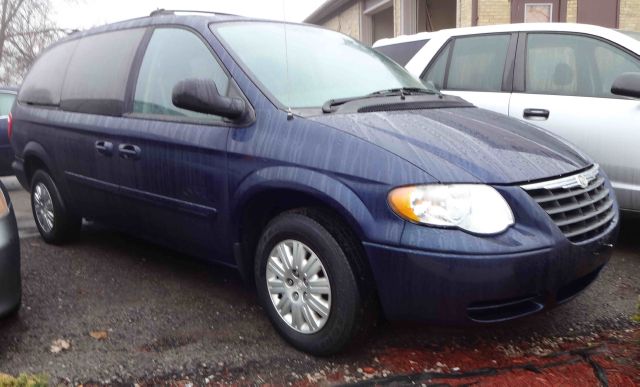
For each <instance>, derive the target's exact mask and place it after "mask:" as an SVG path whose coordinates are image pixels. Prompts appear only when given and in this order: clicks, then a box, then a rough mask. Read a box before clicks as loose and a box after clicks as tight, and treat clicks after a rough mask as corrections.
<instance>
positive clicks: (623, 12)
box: [620, 0, 640, 32]
mask: <svg viewBox="0 0 640 387" xmlns="http://www.w3.org/2000/svg"><path fill="white" fill-rule="evenodd" d="M620 29H622V30H630V31H639V32H640V0H620Z"/></svg>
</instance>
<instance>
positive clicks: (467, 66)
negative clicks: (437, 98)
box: [445, 35, 511, 92]
mask: <svg viewBox="0 0 640 387" xmlns="http://www.w3.org/2000/svg"><path fill="white" fill-rule="evenodd" d="M510 39H511V37H510V36H509V35H485V36H473V37H464V38H457V39H456V40H455V42H454V45H453V53H452V54H451V63H450V64H449V72H448V76H447V82H446V83H445V88H446V89H449V90H469V91H489V92H498V91H500V90H502V77H503V74H504V67H505V63H506V61H507V51H508V49H509V40H510Z"/></svg>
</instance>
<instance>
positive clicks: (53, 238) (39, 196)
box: [31, 169, 82, 244]
mask: <svg viewBox="0 0 640 387" xmlns="http://www.w3.org/2000/svg"><path fill="white" fill-rule="evenodd" d="M31 211H32V212H33V219H34V220H35V222H36V227H38V231H39V232H40V235H41V236H42V239H44V240H45V242H47V243H51V244H63V243H65V242H69V241H71V240H72V239H74V238H75V237H77V236H78V234H79V233H80V227H81V225H82V218H81V217H79V216H77V215H75V214H73V213H72V212H71V211H70V210H69V208H68V207H67V206H66V204H65V201H64V199H63V198H62V195H61V194H60V191H59V190H58V187H57V186H56V184H55V183H54V181H53V179H52V178H51V176H49V174H48V173H47V172H45V171H44V170H41V169H39V170H37V171H36V172H35V173H34V174H33V177H32V178H31Z"/></svg>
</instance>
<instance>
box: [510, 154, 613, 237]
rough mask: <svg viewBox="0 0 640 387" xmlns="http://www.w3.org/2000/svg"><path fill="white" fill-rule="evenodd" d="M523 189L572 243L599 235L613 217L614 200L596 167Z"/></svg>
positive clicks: (524, 186)
mask: <svg viewBox="0 0 640 387" xmlns="http://www.w3.org/2000/svg"><path fill="white" fill-rule="evenodd" d="M522 188H523V189H524V190H525V191H527V193H528V194H529V195H530V196H531V197H532V198H533V200H535V201H536V202H537V203H538V204H539V205H540V206H541V207H542V208H543V209H544V210H545V211H546V212H547V214H549V216H550V217H551V219H553V221H554V222H555V224H556V225H557V226H558V227H559V228H560V230H562V232H563V233H564V235H565V236H566V237H567V238H568V239H569V240H570V241H571V242H574V243H579V242H583V241H585V240H588V239H591V238H593V237H595V236H597V235H599V234H601V233H602V232H604V231H605V230H606V229H607V227H608V226H609V225H610V224H611V222H612V221H613V218H614V216H615V212H614V206H613V199H612V198H611V195H610V192H609V189H608V188H607V187H606V185H605V184H604V178H603V177H602V176H601V175H600V174H599V168H598V165H595V166H594V167H593V168H591V169H589V170H588V171H585V172H582V173H579V174H576V175H572V176H567V177H563V178H560V179H555V180H551V181H544V182H541V183H534V184H527V185H523V186H522Z"/></svg>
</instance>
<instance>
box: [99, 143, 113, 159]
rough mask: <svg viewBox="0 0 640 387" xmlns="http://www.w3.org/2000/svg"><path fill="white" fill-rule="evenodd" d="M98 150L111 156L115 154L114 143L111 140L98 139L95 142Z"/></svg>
mask: <svg viewBox="0 0 640 387" xmlns="http://www.w3.org/2000/svg"><path fill="white" fill-rule="evenodd" d="M94 146H95V148H96V152H98V153H100V154H101V155H105V156H111V155H112V154H113V144H112V143H110V142H109V141H96V143H95V145H94Z"/></svg>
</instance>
